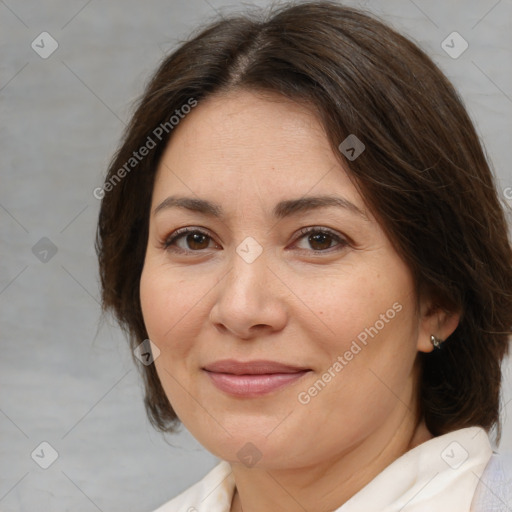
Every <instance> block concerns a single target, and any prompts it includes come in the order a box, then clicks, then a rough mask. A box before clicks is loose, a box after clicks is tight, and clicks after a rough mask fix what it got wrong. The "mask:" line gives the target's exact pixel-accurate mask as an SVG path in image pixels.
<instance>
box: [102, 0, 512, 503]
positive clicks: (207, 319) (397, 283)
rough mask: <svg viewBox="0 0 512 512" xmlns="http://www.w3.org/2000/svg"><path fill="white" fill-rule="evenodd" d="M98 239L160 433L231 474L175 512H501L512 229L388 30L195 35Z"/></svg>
mask: <svg viewBox="0 0 512 512" xmlns="http://www.w3.org/2000/svg"><path fill="white" fill-rule="evenodd" d="M97 245H98V254H99V261H100V271H101V279H102V286H103V301H104V306H105V308H106V309H110V310H112V311H113V312H114V313H115V314H116V315H117V318H118V319H119V321H120V323H121V325H122V326H123V327H125V328H126V330H127V331H128V333H129V335H130V340H131V344H132V348H133V349H134V353H135V354H136V356H138V358H139V359H140V360H141V361H142V363H143V364H142V365H141V368H142V373H143V377H144V382H145V386H146V399H145V403H146V407H147V411H148V413H149V418H150V419H151V421H152V422H153V424H154V425H155V426H156V427H157V428H159V429H160V430H162V431H168V432H171V431H173V429H175V428H176V426H177V425H178V423H179V422H181V423H183V424H184V425H185V426H186V427H187V428H188V429H189V430H190V432H191V433H192V434H193V435H194V436H195V437H196V438H197V439H198V440H199V441H200V442H201V443H202V444H203V446H205V447H206V448H207V449H208V450H210V451H211V452H212V453H213V454H215V455H216V456H217V457H219V458H220V459H222V462H221V463H220V464H219V465H218V466H217V467H215V468H214V469H213V470H212V471H211V472H210V473H209V474H208V475H207V476H206V477H205V478H204V479H203V480H202V481H201V482H199V483H198V484H196V485H195V486H194V487H192V488H191V489H189V490H188V491H186V492H185V493H183V494H182V495H180V496H179V497H178V498H176V499H174V500H172V501H170V502H169V503H168V504H166V505H164V506H163V507H162V508H160V509H159V511H161V512H171V511H182V510H183V511H185V510H188V511H190V512H192V511H196V510H197V511H210V512H211V511H232V512H235V511H236V512H238V511H241V510H243V511H244V512H251V511H273V512H276V511H287V512H290V511H295V510H297V511H302V510H308V511H313V510H314V511H316V512H320V511H332V510H339V511H342V512H356V511H358V512H362V511H364V512H369V511H377V510H378V511H386V512H391V511H399V510H406V511H411V512H412V511H415V512H417V511H427V510H428V511H431V510H437V511H450V512H453V511H457V512H466V511H469V510H485V508H482V507H487V508H489V507H491V506H494V505H493V503H494V502H493V501H492V500H497V499H499V500H500V501H503V503H506V502H505V501H504V500H505V499H507V498H506V497H505V495H504V494H503V493H504V492H506V491H507V487H506V485H505V484H503V485H501V486H497V485H496V484H495V483H493V482H494V481H495V480H497V478H498V477H499V478H501V476H502V473H500V471H501V469H500V466H499V464H501V462H500V461H499V459H497V458H496V457H493V456H492V449H491V445H490V442H489V437H488V432H489V430H490V429H491V428H493V427H496V428H497V429H498V433H499V395H500V384H501V373H500V363H501V361H502V360H503V358H504V356H505V354H506V353H507V350H508V343H509V335H510V332H511V325H512V257H511V246H510V241H509V239H508V235H507V228H506V222H505V216H504V213H503V210H502V207H501V206H500V202H499V199H498V198H497V195H496V191H495V185H494V180H493V177H492V174H491V171H490V169H489V166H488V164H487V162H486V160H485V157H484V154H483V151H482V148H481V144H480V142H479V140H478V137H477V135H476V133H475V130H474V128H473V126H472V123H471V121H470V119H469V117H468V115H467V113H466V111H465V109H464V107H463V106H462V103H461V101H460V99H459V98H458V96H457V94H456V92H455V91H454V89H453V87H452V86H451V84H450V83H449V81H448V80H447V79H446V78H445V77H444V76H443V74H442V73H441V72H440V71H439V69H438V68H437V67H436V66H435V65H434V64H433V62H432V61H431V60H430V59H429V58H428V57H427V56H426V55H425V54H424V53H423V52H422V51H421V50H420V49H418V47H416V46H415V45H414V44H413V43H411V42H410V41H408V40H407V39H405V38H404V37H402V36H400V35H399V34H397V33H396V32H394V31H393V30H391V29H390V28H388V27H386V26H385V25H383V24H382V23H381V22H379V21H377V20H375V19H373V18H372V17H369V16H368V15H366V14H363V13H361V12H359V11H357V10H354V9H350V8H346V7H341V6H339V5H337V4H334V3H328V2H312V3H304V4H300V5H290V6H285V7H282V8H280V9H279V10H278V11H276V12H274V13H273V14H272V16H271V17H270V18H268V19H265V20H255V19H253V18H251V17H234V18H230V19H224V20H222V21H219V22H216V23H214V24H212V25H210V26H209V27H207V28H206V29H204V30H203V31H202V32H201V33H200V34H198V35H197V36H196V37H194V38H193V39H191V40H190V41H189V42H187V43H185V44H183V45H182V46H181V47H180V48H178V49H177V50H176V51H175V52H174V53H173V54H172V55H170V56H169V57H168V58H167V59H166V60H165V61H164V62H163V64H162V65H161V67H160V68H159V70H158V71H157V72H156V74H155V76H154V77H153V79H152V80H151V82H150V83H149V85H148V87H147V90H146V92H145V94H144V95H143V97H142V99H141V100H140V103H139V106H138V109H137V111H136V112H135V114H134V116H133V119H132V120H131V123H130V125H129V127H128V129H127V132H126V134H125V137H124V141H123V144H122V146H121V148H120V149H119V151H118V153H117V155H116V156H115V158H114V159H113V161H112V164H111V166H110V169H109V174H108V177H107V180H106V183H105V187H104V198H103V201H102V206H101V213H100V219H99V228H98V240H97ZM149 340H151V341H149ZM509 476H510V475H508V476H507V478H508V477H509ZM479 482H483V484H482V483H479ZM489 487H491V491H489V492H488V493H487V494H488V496H483V494H485V493H483V491H486V490H487V489H488V488H489ZM482 493H483V494H482ZM509 506H510V505H509Z"/></svg>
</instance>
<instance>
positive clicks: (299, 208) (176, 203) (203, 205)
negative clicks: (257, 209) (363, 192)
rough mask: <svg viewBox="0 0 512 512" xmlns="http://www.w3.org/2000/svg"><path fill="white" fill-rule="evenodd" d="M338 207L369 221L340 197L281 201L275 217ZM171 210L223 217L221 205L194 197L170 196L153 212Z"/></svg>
mask: <svg viewBox="0 0 512 512" xmlns="http://www.w3.org/2000/svg"><path fill="white" fill-rule="evenodd" d="M328 207H337V208H343V209H345V210H348V211H350V212H351V213H354V214H356V215H358V216H361V217H363V218H364V219H368V217H367V215H366V213H365V212H364V211H363V210H361V209H360V208H359V207H358V206H356V205H355V204H354V203H351V202H350V201H349V200H348V199H345V198H343V197H338V196H306V197H301V198H299V199H287V200H285V201H280V202H279V203H277V205H276V206H275V207H274V210H273V212H272V213H273V216H274V217H276V218H278V219H284V218H285V217H290V216H292V215H295V214H298V213H304V212H307V211H311V210H316V209H319V208H328ZM169 208H183V209H186V210H190V211H193V212H196V213H201V214H203V215H207V216H209V217H218V218H220V217H222V216H223V208H222V206H221V205H220V204H218V203H214V202H212V201H207V200H205V199H197V198H193V197H181V196H169V197H167V198H166V199H164V200H163V201H162V202H161V203H160V204H159V205H158V206H157V207H156V208H155V209H154V211H153V215H156V214H158V213H160V212H162V211H163V210H167V209H169Z"/></svg>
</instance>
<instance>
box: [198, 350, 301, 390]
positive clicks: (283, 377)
mask: <svg viewBox="0 0 512 512" xmlns="http://www.w3.org/2000/svg"><path fill="white" fill-rule="evenodd" d="M203 370H204V371H205V372H206V373H207V375H208V377H209V378H210V380H211V382H212V383H213V384H214V385H215V386H216V387H217V388H218V389H220V390H221V391H224V392H225V393H227V394H230V395H234V396H238V397H256V396H262V395H265V394H267V393H270V392H272V391H275V390H277V389H281V388H283V387H285V386H288V385H290V384H292V383H293V382H296V381H297V380H298V379H300V378H301V377H303V376H304V375H305V374H306V373H308V372H309V371H310V368H306V367H302V366H292V365H288V364H283V363H279V362H276V361H264V360H258V361H247V362H241V361H235V360H234V359H226V360H222V361H216V362H214V363H211V364H208V365H207V366H205V367H204V368H203Z"/></svg>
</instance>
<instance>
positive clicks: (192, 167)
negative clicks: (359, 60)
mask: <svg viewBox="0 0 512 512" xmlns="http://www.w3.org/2000/svg"><path fill="white" fill-rule="evenodd" d="M334 192H336V193H342V194H343V195H344V196H345V197H347V199H349V200H351V201H352V202H354V203H357V204H358V206H361V208H363V204H362V199H361V198H360V197H359V194H358V193H357V191H356V189H355V187H354V186H353V184H352V182H351V180H350V179H349V177H348V174H347V172H346V171H345V169H344V168H343V166H342V164H341V162H340V160H339V158H338V157H337V155H335V154H334V152H333V150H332V148H331V146H330V144H329V141H328V138H327V136H326V134H325V132H324V129H323V127H322V125H321V123H320V122H319V120H318V119H317V117H316V116H315V115H314V114H313V113H312V111H311V110H310V109H308V108H307V107H306V106H304V105H300V104H298V103H295V102H292V101H290V100H288V99H286V98H284V97H281V96H278V95H269V94H265V95H263V94H261V93H254V92H248V91H237V92H234V93H233V92H232V93H228V94H222V95H217V96H213V97H210V98H208V99H206V100H204V101H203V102H200V103H199V105H198V106H197V107H196V108H195V109H194V110H193V111H192V112H191V113H190V114H188V115H187V116H186V117H185V118H184V119H183V120H181V121H180V124H179V125H178V126H177V127H176V128H175V130H174V131H173V134H172V137H171V139H170V141H169V143H168V145H167V148H166V150H165V152H164V154H163V156H162V159H161V161H160V164H159V168H158V172H157V178H156V182H155V191H154V196H155V197H154V199H155V201H157V200H160V201H161V200H163V199H164V197H165V195H169V194H171V193H173V194H174V193H182V194H185V193H186V194H187V195H191V194H193V195H197V196H199V197H201V196H208V197H211V196H212V195H213V196H216V197H221V198H222V199H223V200H224V201H229V202H231V201H236V200H238V199H241V197H247V196H248V194H249V193H252V194H257V195H258V197H259V199H260V200H262V201H266V200H271V199H272V202H274V200H275V199H276V198H278V197H279V198H281V199H282V198H284V197H288V196H290V195H292V196H294V197H296V196H300V195H305V194H308V193H312V194H315V195H317V194H326V193H334Z"/></svg>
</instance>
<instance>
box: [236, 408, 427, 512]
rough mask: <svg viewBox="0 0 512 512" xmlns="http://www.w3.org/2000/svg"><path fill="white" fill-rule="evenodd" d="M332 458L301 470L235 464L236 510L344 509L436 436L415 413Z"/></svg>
mask: <svg viewBox="0 0 512 512" xmlns="http://www.w3.org/2000/svg"><path fill="white" fill-rule="evenodd" d="M403 409H405V408H404V407H402V410H401V415H400V416H399V417H398V418H397V419H396V420H395V421H389V422H388V424H386V425H384V426H383V427H382V428H380V429H378V430H376V431H375V432H373V433H372V434H370V435H369V436H368V437H367V438H365V439H364V440H363V441H361V442H360V443H359V444H358V445H357V446H355V447H351V448H350V449H349V450H347V451H345V452H343V453H340V454H335V455H334V456H333V457H332V458H331V459H330V460H327V461H322V463H320V464H316V465H311V466H307V467H302V468H297V467H294V468H283V469H272V470H265V469H258V468H252V469H248V468H247V467H245V466H243V465H242V464H232V469H233V475H234V478H235V483H236V491H235V494H234V497H233V501H232V505H231V512H242V511H243V512H256V511H258V512H262V511H272V512H303V511H304V510H315V511H317V512H328V511H332V510H335V509H337V508H339V507H340V506H341V505H343V504H344V503H345V502H346V501H348V500H349V499H350V498H351V497H352V496H353V495H354V494H356V493H357V492H358V491H360V490H361V489H362V488H363V487H364V486H365V485H366V484H368V483H369V482H370V481H371V480H373V478H375V477H376V476H377V475H378V474H379V473H380V472H381V471H382V470H383V469H385V468H386V467H387V466H388V465H389V464H391V463H392V462H393V461H394V460H396V459H397V458H398V457H400V456H401V455H403V454H404V453H405V452H407V451H408V450H410V449H412V448H414V447H415V446H417V445H419V444H421V443H423V442H425V441H428V440H429V439H431V438H432V435H431V434H430V432H429V431H428V429H427V428H426V426H425V424H424V422H423V421H418V420H417V419H415V418H414V416H413V415H412V414H411V412H410V409H407V410H406V412H405V413H404V411H403Z"/></svg>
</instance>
